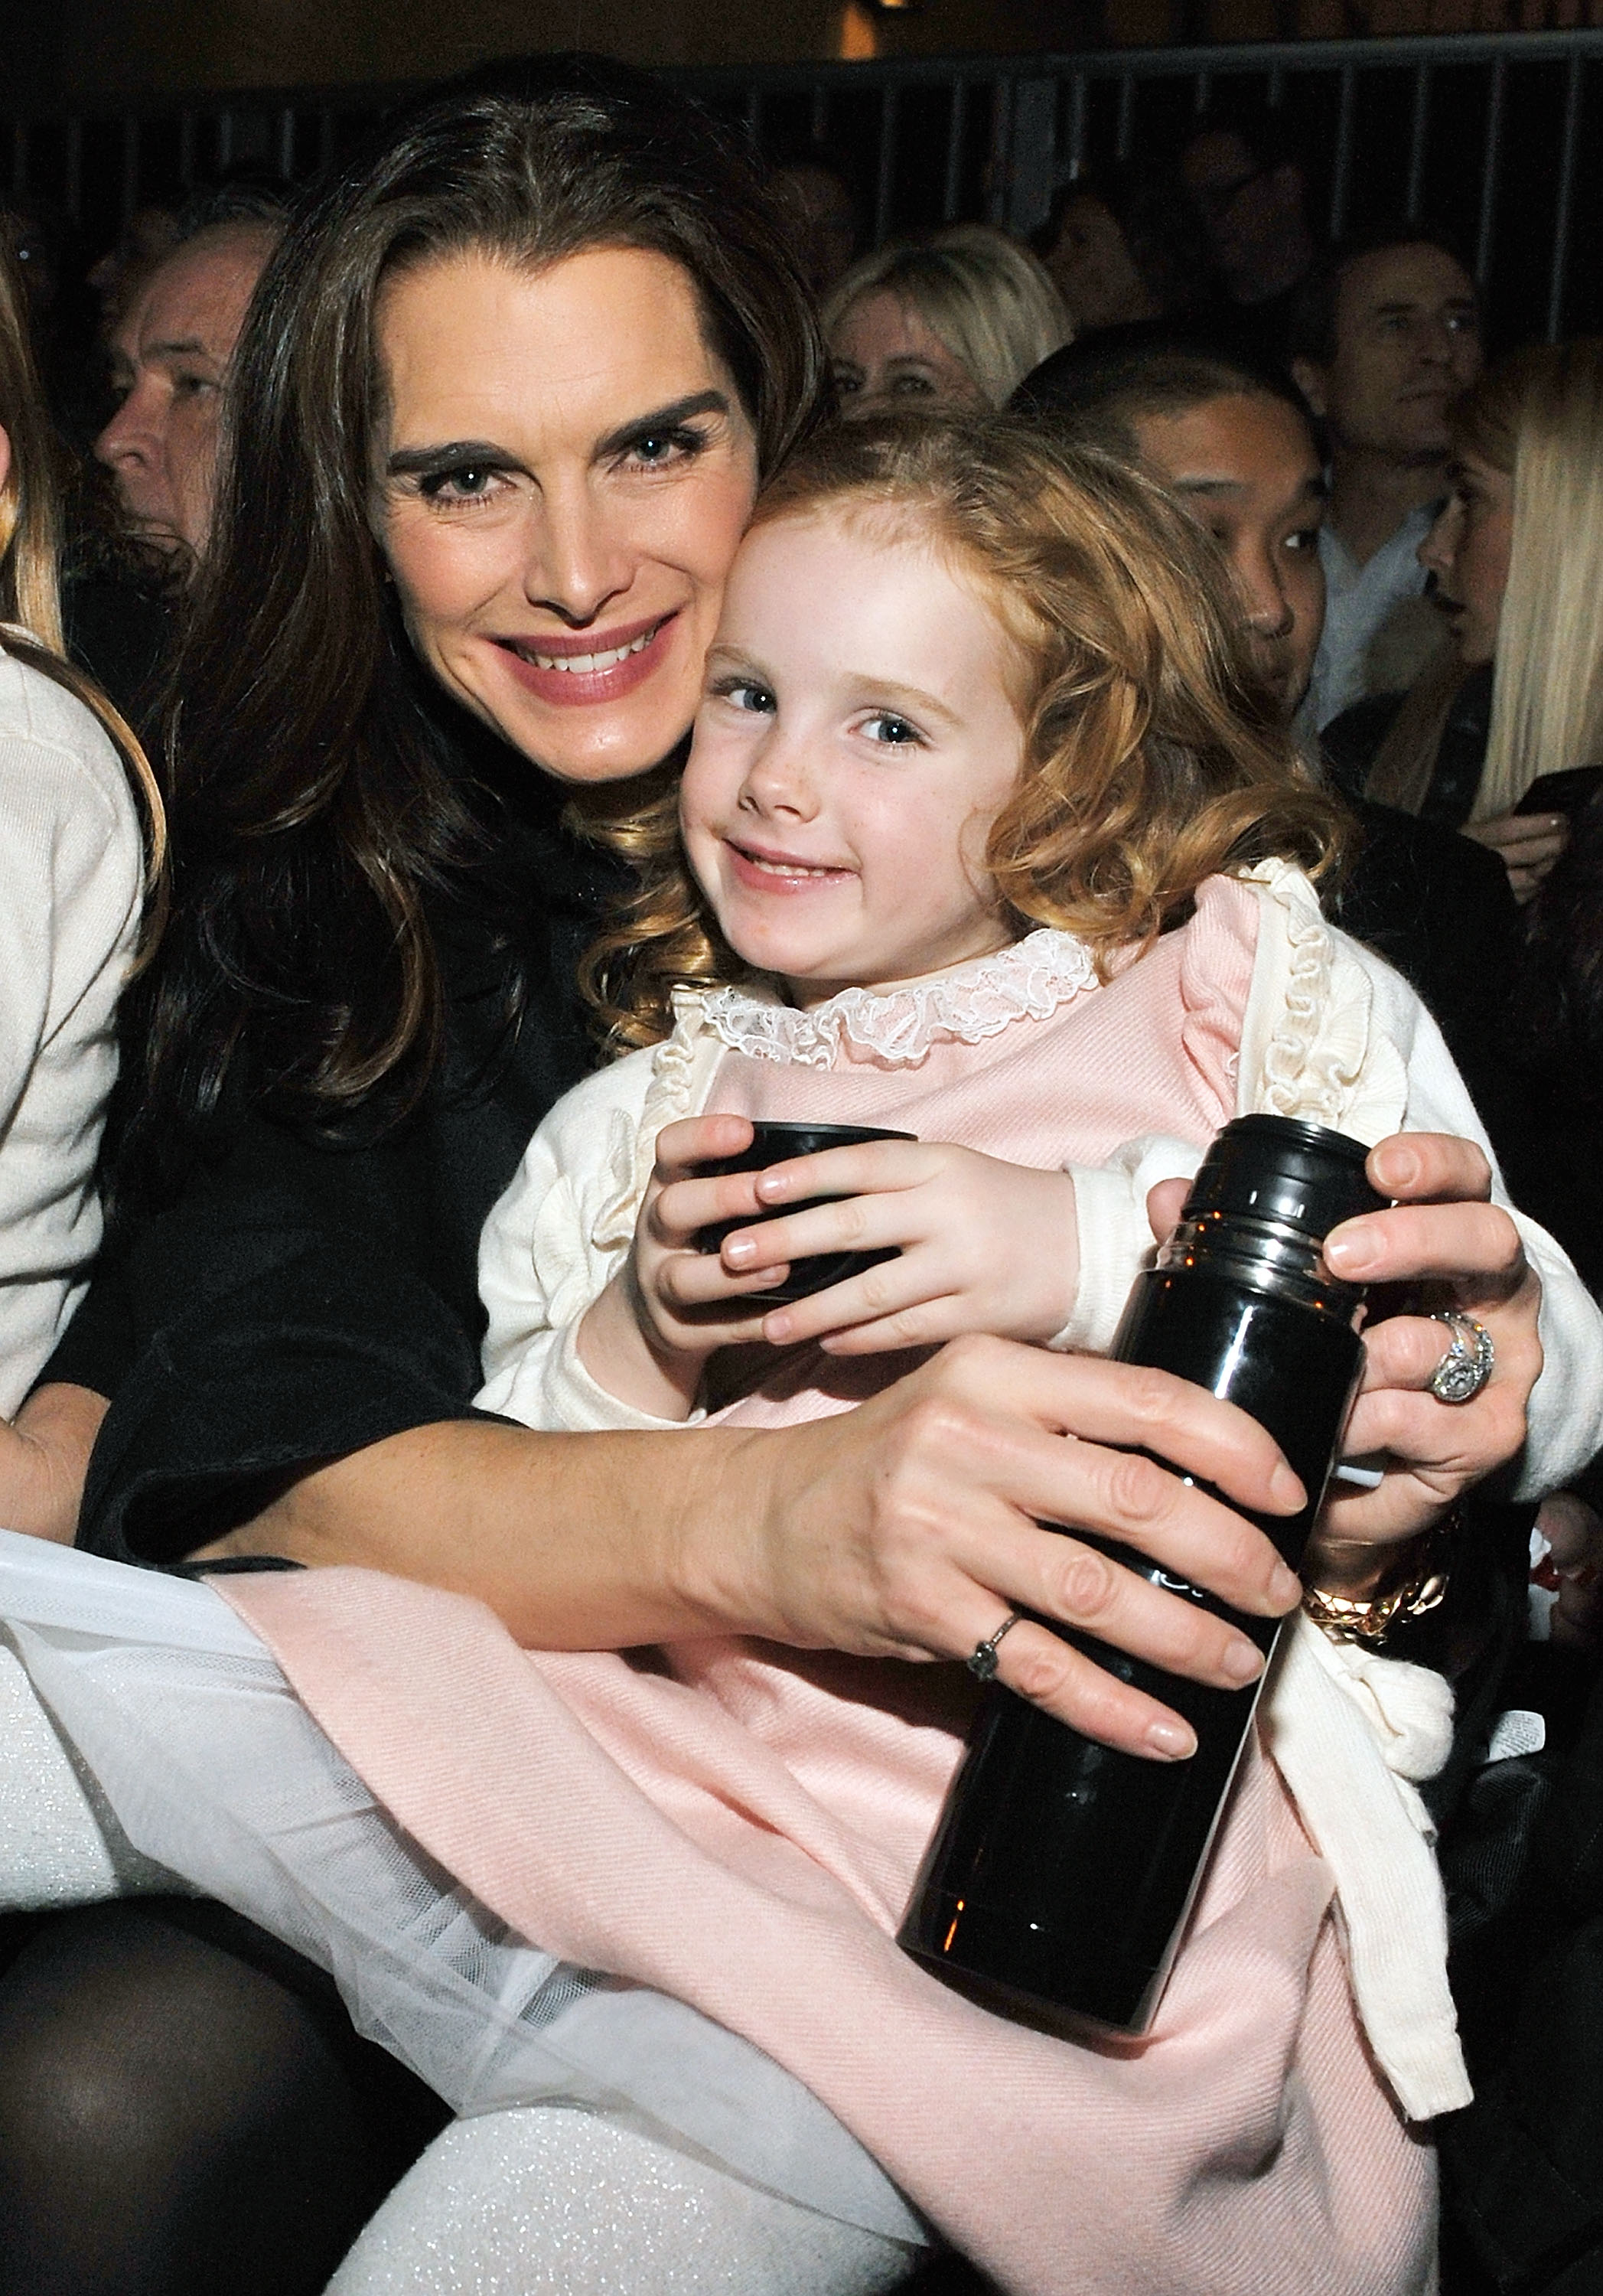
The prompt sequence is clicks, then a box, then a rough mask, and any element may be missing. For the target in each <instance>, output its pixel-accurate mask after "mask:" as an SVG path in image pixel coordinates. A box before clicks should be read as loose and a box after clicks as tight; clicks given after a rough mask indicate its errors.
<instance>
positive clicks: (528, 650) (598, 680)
mask: <svg viewBox="0 0 1603 2296" xmlns="http://www.w3.org/2000/svg"><path fill="white" fill-rule="evenodd" d="M678 619H679V615H678V610H677V609H675V611H674V612H673V613H670V614H659V615H658V616H657V617H656V619H654V620H651V621H649V622H632V623H629V624H627V625H626V626H625V627H622V628H619V629H616V630H598V631H597V632H596V634H595V635H594V636H593V638H585V639H584V640H580V641H577V642H576V640H575V639H573V638H572V637H565V638H560V639H559V638H551V639H547V638H545V637H543V636H542V637H538V638H497V639H496V640H495V645H496V646H497V648H498V649H499V651H500V652H501V654H502V656H503V660H505V662H506V666H507V668H508V669H509V670H510V671H511V675H512V676H513V677H514V678H515V679H516V681H517V683H518V684H519V685H520V686H521V687H522V688H523V690H524V692H525V693H532V694H534V695H535V696H536V699H538V700H539V701H549V702H553V703H554V704H555V705H556V707H557V708H558V709H574V708H576V707H580V706H583V705H585V704H593V703H595V702H598V701H620V700H621V699H622V698H623V696H624V695H625V694H626V693H634V689H635V687H636V686H637V685H644V684H645V681H646V680H647V678H648V677H650V676H654V675H655V673H656V672H657V671H658V669H659V668H661V667H662V663H663V660H664V658H665V656H666V655H667V651H668V648H669V646H670V645H671V644H672V643H673V634H674V628H675V624H676V622H677V621H678Z"/></svg>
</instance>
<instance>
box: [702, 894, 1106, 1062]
mask: <svg viewBox="0 0 1603 2296" xmlns="http://www.w3.org/2000/svg"><path fill="white" fill-rule="evenodd" d="M1096 986H1097V972H1096V967H1095V965H1094V964H1092V957H1091V952H1090V950H1089V949H1088V948H1086V947H1085V946H1084V942H1082V941H1078V940H1076V939H1075V938H1074V936H1073V934H1072V933H1066V932H1056V931H1052V930H1051V927H1043V930H1042V931H1039V932H1033V933H1030V934H1028V935H1026V938H1025V939H1023V940H1018V941H1015V942H1013V944H1012V945H1011V947H1008V948H1003V949H998V950H997V951H996V953H995V954H994V955H991V956H981V957H977V958H976V959H975V960H974V962H973V963H972V964H963V965H959V966H958V967H957V969H956V970H955V971H954V972H937V973H935V974H933V975H932V976H931V977H930V979H928V980H914V981H910V982H909V983H908V984H907V986H906V987H905V988H890V989H887V990H885V991H884V992H883V993H881V994H879V995H876V993H875V992H874V991H873V990H872V989H870V988H843V989H842V990H841V992H840V994H839V995H838V996H831V997H830V998H829V999H828V1001H827V1002H826V1003H824V1004H822V1005H814V1006H813V1007H812V1008H811V1009H810V1010H809V1011H807V1012H801V1011H799V1010H798V1009H797V1007H796V1006H795V1005H781V1003H780V1002H779V999H778V997H777V996H775V995H774V994H773V991H772V990H768V991H765V990H762V989H756V988H715V989H714V990H712V991H711V993H710V994H709V995H708V996H707V998H706V1000H705V1002H704V1003H703V1005H702V1012H703V1013H704V1015H705V1017H706V1020H707V1025H708V1026H709V1027H710V1028H711V1029H713V1031H714V1033H715V1034H716V1036H718V1037H720V1038H721V1039H722V1040H723V1042H724V1044H726V1045H727V1046H729V1047H730V1049H731V1050H732V1052H737V1053H746V1054H749V1055H750V1057H751V1058H752V1059H753V1060H759V1061H777V1062H781V1063H787V1064H793V1065H795V1066H797V1067H800V1068H810V1069H827V1068H832V1067H833V1066H834V1063H835V1061H836V1059H837V1056H838V1054H842V1053H846V1052H847V1051H850V1052H855V1053H867V1054H871V1056H872V1057H873V1058H874V1059H875V1060H878V1061H882V1062H886V1063H887V1064H888V1065H889V1066H891V1067H895V1068H906V1067H911V1066H912V1064H913V1063H914V1062H918V1061H921V1060H922V1059H923V1058H924V1055H925V1054H926V1053H928V1050H929V1048H930V1046H932V1045H935V1044H939V1043H943V1042H945V1043H953V1042H955V1043H957V1044H960V1045H977V1044H981V1043H983V1042H984V1041H985V1039H986V1037H995V1036H999V1035H1000V1034H1001V1032H1002V1029H1006V1028H1010V1027H1011V1025H1012V1023H1013V1022H1014V1021H1044V1020H1045V1019H1046V1018H1047V1017H1048V1016H1049V1014H1051V1013H1055V1012H1056V1011H1057V1009H1058V1007H1059V1005H1067V1003H1068V1001H1069V999H1070V998H1071V997H1074V996H1083V995H1084V992H1085V991H1086V990H1087V989H1090V988H1095V987H1096Z"/></svg>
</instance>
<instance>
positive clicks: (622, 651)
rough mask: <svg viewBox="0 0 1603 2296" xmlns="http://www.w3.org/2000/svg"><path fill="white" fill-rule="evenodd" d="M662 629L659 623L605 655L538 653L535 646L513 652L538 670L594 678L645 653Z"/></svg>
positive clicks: (523, 646)
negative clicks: (552, 670)
mask: <svg viewBox="0 0 1603 2296" xmlns="http://www.w3.org/2000/svg"><path fill="white" fill-rule="evenodd" d="M661 627H662V624H661V623H660V622H658V624H657V627H656V629H650V630H646V631H644V632H643V633H642V635H641V636H639V637H637V638H631V639H630V641H629V643H628V644H627V645H621V646H609V647H608V649H607V651H606V652H605V653H538V652H536V650H535V648H534V647H533V646H526V645H520V646H517V647H515V648H514V649H513V651H514V652H517V653H519V654H521V656H522V657H523V660H525V661H532V662H533V664H534V666H535V668H536V669H567V670H572V671H573V672H574V673H575V674H576V675H581V674H583V673H584V672H585V671H588V672H590V673H591V674H592V675H593V674H594V673H595V671H597V670H598V669H616V668H617V665H618V663H619V662H620V661H627V660H628V658H629V656H630V655H631V654H632V653H643V652H645V650H646V648H647V647H648V646H649V645H650V643H651V640H652V639H653V638H654V637H655V636H656V635H657V631H658V630H659V629H660V628H661Z"/></svg>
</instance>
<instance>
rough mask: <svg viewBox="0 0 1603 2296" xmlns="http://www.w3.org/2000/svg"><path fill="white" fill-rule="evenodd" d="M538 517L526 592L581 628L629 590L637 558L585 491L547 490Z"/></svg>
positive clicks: (533, 602) (526, 572)
mask: <svg viewBox="0 0 1603 2296" xmlns="http://www.w3.org/2000/svg"><path fill="white" fill-rule="evenodd" d="M536 516H537V521H538V523H537V528H536V537H535V540H534V542H533V545H532V548H531V552H530V556H529V561H528V565H527V567H526V568H525V570H524V578H523V589H524V594H525V596H526V597H527V598H528V602H529V603H530V604H531V605H534V606H545V607H548V608H549V609H550V610H551V611H552V613H555V614H558V615H560V617H561V619H563V621H565V622H568V623H571V624H573V625H574V626H575V627H577V628H581V629H582V628H584V627H585V625H586V624H587V623H590V622H593V621H594V620H595V619H597V617H598V616H599V615H600V614H601V613H602V612H604V611H605V610H606V608H607V606H608V604H609V603H610V601H611V600H613V599H614V598H621V597H623V596H624V595H625V594H626V593H627V592H628V590H629V589H630V587H631V586H632V585H633V583H634V575H635V570H636V568H635V553H634V552H633V551H631V550H630V549H629V547H628V545H627V539H626V537H625V536H624V535H623V534H622V533H620V532H619V531H617V529H616V528H615V527H614V525H613V523H612V521H610V520H609V518H608V516H607V515H606V512H605V511H604V510H603V509H602V507H601V505H600V504H598V503H596V501H595V500H594V499H593V496H591V494H590V492H589V489H588V488H584V487H573V488H547V489H546V491H545V493H544V496H542V498H541V502H540V505H539V509H538V512H537V513H536Z"/></svg>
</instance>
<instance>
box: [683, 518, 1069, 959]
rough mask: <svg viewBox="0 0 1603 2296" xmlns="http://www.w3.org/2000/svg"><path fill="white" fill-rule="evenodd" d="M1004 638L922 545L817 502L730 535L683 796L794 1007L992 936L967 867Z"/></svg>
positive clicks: (1011, 682) (714, 868) (992, 807)
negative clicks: (744, 535) (740, 541)
mask: <svg viewBox="0 0 1603 2296" xmlns="http://www.w3.org/2000/svg"><path fill="white" fill-rule="evenodd" d="M1018 676H1019V663H1018V655H1017V652H1016V650H1015V648H1014V646H1013V644H1011V642H1010V639H1009V638H1008V637H1007V635H1006V634H1005V633H1004V631H1003V630H1002V627H1001V625H1000V623H999V622H998V621H997V619H996V618H995V616H994V614H993V613H992V612H991V611H990V609H989V608H988V607H987V606H986V604H984V603H982V601H981V599H980V597H979V595H978V594H977V591H976V589H975V588H974V587H973V586H972V585H971V584H970V583H969V582H966V581H965V580H964V579H963V578H962V577H961V574H960V573H959V572H958V571H957V570H955V569H954V568H953V566H952V564H951V563H950V562H949V561H948V560H947V559H946V558H945V556H944V555H943V554H942V553H940V552H938V551H937V550H936V548H935V547H934V545H932V544H931V543H930V542H928V540H926V539H925V538H923V537H920V536H918V535H917V534H913V533H910V532H909V531H908V530H907V529H906V527H905V526H904V524H903V523H902V521H899V520H898V521H895V522H894V523H893V522H891V521H888V520H887V517H886V516H885V514H884V513H881V514H880V515H879V517H878V518H876V519H871V518H870V517H869V516H867V515H865V514H864V513H863V511H862V510H861V509H858V510H856V511H855V513H854V512H850V511H843V510H842V509H840V508H837V507H834V506H825V507H824V508H823V509H822V510H820V511H817V512H804V513H801V514H798V515H791V516H783V517H780V518H776V519H775V520H774V521H773V522H772V523H771V524H767V525H763V526H759V527H758V528H757V531H756V532H755V533H754V534H752V535H751V536H750V537H748V540H747V542H746V544H745V545H744V547H743V548H742V550H741V552H740V557H739V558H738V560H737V561H736V562H735V568H734V571H733V573H732V576H731V578H730V583H729V590H728V594H727V596H726V598H725V601H724V619H723V620H722V622H721V624H720V626H719V630H718V635H717V639H716V644H714V646H713V650H712V653H711V656H710V658H709V660H708V662H707V695H706V699H705V700H704V701H703V702H702V705H701V709H700V710H699V714H698V716H697V719H696V734H695V739H694V742H692V744H691V758H690V763H689V765H688V766H687V767H686V768H685V775H684V783H683V790H682V792H681V799H680V816H681V820H682V822H683V831H684V840H685V849H686V851H687V853H688V855H689V857H690V863H691V868H692V869H693V870H694V872H695V874H696V877H697V880H698V881H699V884H700V886H701V888H702V890H703V891H704V892H705V893H706V895H707V898H708V900H709V901H710V902H711V903H712V905H713V907H714V909H715V910H716V914H717V917H718V922H719V924H720V925H721V927H722V929H723V931H724V938H725V939H727V940H728V942H729V944H730V946H731V947H732V948H733V949H734V950H735V952H736V954H737V955H740V957H742V958H743V959H744V960H745V962H746V963H747V964H750V965H753V966H756V967H757V968H758V969H759V970H761V971H764V972H774V973H778V974H779V975H781V978H783V979H784V980H787V981H788V982H789V986H790V989H791V993H792V994H793V995H794V996H797V998H798V1000H799V1001H800V1002H802V1003H803V1004H811V1003H814V1002H816V1001H818V1000H819V999H820V998H822V997H824V996H830V995H832V994H833V993H834V992H835V991H836V990H837V989H838V988H845V987H847V986H858V987H864V988H882V987H885V986H887V985H888V984H889V983H890V982H892V981H896V980H911V979H914V978H916V977H917V976H918V975H920V974H922V973H927V972H939V971H940V970H942V969H943V968H944V967H945V966H948V965H953V964H961V963H962V962H963V961H964V960H965V959H966V958H969V957H972V956H980V955H985V954H986V951H987V950H990V949H994V948H998V947H1002V945H1003V944H1004V943H1005V942H1006V941H1007V940H1008V939H1010V933H1009V931H1008V930H1007V928H1006V926H1005V925H1004V923H1003V922H1002V919H1001V917H1000V916H999V915H998V914H997V911H996V906H995V900H994V894H993V892H992V890H991V888H990V884H989V881H988V880H987V877H986V871H985V865H984V863H985V851H986V839H987V836H988V834H989V832H990V828H991V824H993V822H994V820H995V818H996V816H997V814H998V813H999V812H1000V810H1001V808H1002V806H1003V805H1004V804H1005V802H1006V800H1007V799H1008V797H1009V796H1010V793H1011V791H1012V790H1013V788H1014V785H1015V783H1017V781H1018V771H1019V766H1020V763H1021V761H1022V758H1023V753H1024V731H1023V727H1022V725H1021V723H1020V719H1019V715H1018V708H1017V706H1016V703H1015V701H1014V698H1013V688H1014V686H1015V685H1016V684H1017V682H1018Z"/></svg>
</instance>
